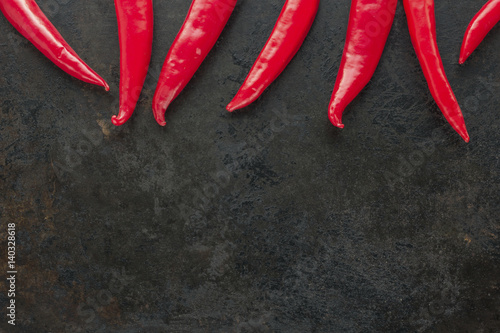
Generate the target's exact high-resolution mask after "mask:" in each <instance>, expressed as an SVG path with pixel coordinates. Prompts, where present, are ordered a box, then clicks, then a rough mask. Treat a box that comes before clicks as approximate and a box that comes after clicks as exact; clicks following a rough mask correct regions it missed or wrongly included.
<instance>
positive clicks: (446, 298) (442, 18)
mask: <svg viewBox="0 0 500 333" xmlns="http://www.w3.org/2000/svg"><path fill="white" fill-rule="evenodd" d="M483 2H484V0H473V1H467V2H457V1H451V0H442V1H437V4H436V16H437V28H438V43H439V47H440V50H441V53H442V57H443V62H444V66H445V69H446V71H447V74H448V77H449V79H450V82H451V85H452V87H453V88H454V91H455V93H456V95H457V98H458V100H459V102H460V103H461V105H462V108H463V111H464V115H465V119H466V123H467V126H468V129H469V133H470V135H471V142H470V143H469V144H465V143H463V142H462V141H461V140H460V138H459V136H458V135H457V134H456V133H454V132H453V130H452V129H451V128H450V126H448V124H447V123H446V121H445V120H444V118H443V116H442V115H441V113H440V112H439V110H438V109H437V107H436V105H435V103H434V102H433V100H432V97H431V96H430V94H429V92H428V89H427V86H426V82H425V79H424V77H423V74H422V72H421V70H420V68H419V64H418V61H417V58H416V56H415V54H414V51H413V48H412V45H411V42H410V38H409V35H408V29H407V25H406V18H405V15H404V11H403V8H402V5H401V3H400V4H399V8H398V11H397V14H396V19H395V22H394V27H393V29H392V31H391V34H390V37H389V40H388V42H387V46H386V50H385V52H384V55H383V57H382V60H381V63H380V65H379V68H378V69H377V71H376V73H375V75H374V78H373V80H372V81H371V83H370V84H369V85H368V87H367V88H366V89H365V90H364V91H363V92H362V93H361V95H360V96H359V97H358V98H357V99H356V100H355V101H354V102H353V103H352V105H351V106H350V107H349V108H348V109H347V111H346V114H345V117H344V123H345V125H346V128H345V129H343V130H338V129H336V128H333V127H332V126H331V125H330V123H329V121H328V118H327V113H326V112H327V105H328V101H329V98H330V94H331V90H332V89H333V84H334V81H335V76H336V72H337V70H338V66H339V64H340V58H341V55H342V48H343V43H344V38H345V32H346V26H347V17H348V12H349V1H347V0H343V1H324V2H323V3H322V4H321V5H320V11H319V13H318V17H317V20H316V22H315V24H314V25H313V28H312V30H311V34H310V35H309V37H308V38H307V39H306V41H305V43H304V46H303V48H302V49H301V51H300V52H299V53H298V55H297V56H296V58H295V59H294V60H293V61H292V63H291V64H290V65H289V67H288V68H287V70H286V71H285V72H284V73H283V74H282V75H281V76H280V78H279V79H278V80H277V81H276V82H275V83H273V85H272V86H271V87H270V88H269V89H268V90H267V91H266V92H265V93H264V94H263V96H262V97H261V98H260V99H259V100H258V101H257V102H256V103H255V104H254V105H253V106H251V107H249V108H247V109H246V110H244V111H242V112H238V113H235V114H229V113H228V112H226V111H225V110H224V106H225V105H226V104H227V103H228V102H229V101H230V99H231V98H232V96H233V94H234V93H236V91H237V89H238V87H239V85H240V84H241V82H242V81H243V79H244V77H245V75H246V73H247V72H248V70H249V69H250V67H251V65H252V63H253V61H254V59H255V58H256V56H257V55H258V53H259V51H260V49H261V47H262V45H263V43H264V42H265V40H266V39H267V36H268V35H269V32H270V30H271V29H272V26H273V24H274V21H275V19H276V17H277V15H278V14H279V11H280V8H281V6H282V4H283V1H281V0H280V1H277V0H272V1H268V2H264V1H262V2H259V1H240V3H239V4H238V5H237V7H236V10H235V12H234V15H233V16H232V18H231V19H230V21H229V23H228V26H227V27H226V29H225V31H224V32H223V34H222V36H221V38H220V40H219V42H218V44H217V45H216V47H215V49H214V50H213V51H212V52H211V53H210V55H209V56H208V58H207V59H206V61H205V63H204V64H203V65H202V67H201V68H200V70H199V71H198V73H197V74H196V76H195V78H194V79H193V80H192V81H191V82H190V83H189V85H188V86H187V87H186V89H185V91H184V92H183V93H182V94H181V95H180V97H179V98H178V99H177V100H176V101H175V102H174V103H173V104H172V106H171V107H170V109H169V110H168V111H167V126H166V127H165V128H160V127H159V126H158V125H157V124H156V123H155V121H154V118H153V116H152V112H151V102H152V95H153V92H154V87H155V84H156V80H157V77H158V75H159V70H160V67H161V64H162V62H163V58H164V56H165V54H166V53H167V50H168V47H169V46H170V44H171V42H172V41H173V39H174V37H175V34H176V32H177V31H178V29H179V27H180V25H181V24H182V21H183V19H184V16H185V14H186V12H187V9H188V7H189V2H188V1H181V0H172V1H156V2H155V11H156V12H155V19H156V22H155V40H154V43H155V44H154V49H153V59H152V67H151V71H150V75H149V76H148V79H147V82H146V87H145V89H144V91H143V94H142V97H141V100H140V103H139V105H138V108H137V109H136V112H135V114H134V116H133V117H132V119H131V120H130V121H129V123H127V124H126V125H124V126H122V127H120V128H115V127H113V125H112V124H111V122H110V117H111V115H112V114H115V113H116V112H117V103H118V82H119V48H118V38H117V28H116V23H115V22H116V17H115V14H114V8H113V2H112V1H71V0H70V1H60V0H50V1H39V3H40V4H41V5H42V7H43V8H44V10H45V11H46V12H47V13H48V16H49V17H50V19H51V20H52V21H53V23H54V24H55V25H56V27H57V28H58V29H59V30H60V32H61V34H62V35H63V36H64V37H65V38H66V39H67V41H68V42H69V43H70V44H71V45H72V47H73V48H74V49H75V50H76V51H77V52H78V53H79V55H80V56H81V57H82V58H83V59H84V60H85V61H86V62H87V63H88V64H89V65H90V66H91V67H93V69H95V70H96V71H97V72H98V73H99V74H101V75H102V76H103V77H104V78H105V79H106V80H107V81H108V83H110V85H111V91H110V92H109V93H106V92H105V91H103V90H102V89H99V88H97V87H92V86H90V85H88V84H84V83H81V82H79V81H77V80H75V79H73V78H71V77H69V76H68V75H66V74H65V73H63V72H62V71H61V70H59V69H58V68H56V67H55V66H54V65H53V64H52V63H50V62H49V61H48V60H47V59H45V58H44V57H43V55H42V54H40V53H39V52H38V51H37V50H36V49H34V48H33V47H32V46H31V45H30V44H29V43H28V42H26V41H25V40H23V39H22V38H21V37H20V36H19V35H18V34H17V33H16V32H15V30H14V29H13V28H12V27H11V26H10V25H9V24H8V22H7V21H6V20H5V19H4V18H3V17H1V18H0V26H1V29H2V34H0V53H1V62H0V114H1V118H0V170H1V177H0V184H1V186H2V187H1V188H2V191H1V201H0V208H1V215H0V219H1V226H2V230H1V231H0V232H1V235H2V237H1V242H0V246H1V248H0V254H1V255H2V261H1V262H2V263H3V262H4V258H5V256H6V255H5V253H6V248H7V243H6V225H7V223H9V222H15V223H16V230H17V270H18V275H17V288H18V291H17V294H16V302H17V321H16V323H17V325H16V326H15V327H12V326H10V325H8V324H7V319H6V318H7V317H6V316H5V311H6V309H5V307H4V304H7V303H6V302H7V301H8V298H7V294H6V292H5V290H6V289H7V283H6V281H5V280H4V279H2V281H0V304H2V310H1V311H0V313H1V314H2V320H1V323H0V331H1V332H103V333H104V332H134V333H135V332H500V318H499V313H500V290H499V287H500V285H499V276H500V267H499V259H500V241H499V239H498V237H499V232H500V222H499V216H500V208H499V207H500V200H499V192H500V177H499V157H498V156H499V154H498V147H499V143H500V136H499V133H500V131H499V125H500V120H499V117H498V110H499V106H500V97H499V96H500V62H499V56H498V54H499V50H500V31H499V29H498V28H495V29H494V30H493V31H492V33H491V34H490V35H489V36H488V37H487V38H486V40H485V42H484V43H483V44H482V45H481V46H480V48H479V49H478V50H477V51H476V53H474V54H473V55H472V57H471V58H470V60H469V61H468V62H467V63H466V65H465V66H458V65H457V63H458V53H459V47H460V43H461V39H462V36H463V32H464V31H465V28H466V26H467V24H468V22H469V21H470V19H471V18H472V16H473V13H475V12H476V11H477V10H479V8H480V7H481V6H482V5H483ZM2 271H6V269H4V266H2Z"/></svg>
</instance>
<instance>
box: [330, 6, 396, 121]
mask: <svg viewBox="0 0 500 333" xmlns="http://www.w3.org/2000/svg"><path fill="white" fill-rule="evenodd" d="M397 3H398V2H397V0H352V2H351V10H350V14H349V25H348V27H347V37H346V41H345V47H344V53H343V55H342V61H341V64H340V68H339V74H338V76H337V80H336V82H335V88H334V89H333V93H332V98H331V100H330V105H329V109H328V116H329V118H330V121H331V122H332V124H333V125H335V126H337V127H339V128H343V127H344V124H342V114H343V113H344V110H345V108H346V107H347V105H349V103H351V102H352V100H353V99H354V98H355V97H356V96H357V95H358V94H359V93H360V92H361V90H363V88H364V87H365V86H366V85H367V84H368V82H369V81H370V80H371V78H372V76H373V73H374V72H375V69H376V68H377V65H378V63H379V61H380V58H381V56H382V52H383V50H384V46H385V43H386V41H387V37H388V36H389V32H390V30H391V26H392V23H393V21H394V16H395V14H396V6H397Z"/></svg>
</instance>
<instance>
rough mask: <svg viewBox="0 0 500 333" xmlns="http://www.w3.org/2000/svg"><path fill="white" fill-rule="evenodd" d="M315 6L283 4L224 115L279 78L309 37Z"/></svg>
mask: <svg viewBox="0 0 500 333" xmlns="http://www.w3.org/2000/svg"><path fill="white" fill-rule="evenodd" d="M318 6H319V0H287V1H286V2H285V4H284V6H283V9H282V10H281V13H280V15H279V17H278V21H277V22H276V25H275V26H274V29H273V31H272V33H271V36H270V37H269V39H268V40H267V42H266V45H265V46H264V48H263V50H262V51H261V53H260V55H259V57H258V58H257V60H256V61H255V63H254V65H253V67H252V69H251V70H250V72H249V73H248V75H247V77H246V79H245V81H244V82H243V85H242V86H241V88H240V89H239V90H238V93H237V94H236V96H235V97H234V98H233V100H232V101H231V102H230V103H229V104H228V105H227V107H226V109H227V110H228V111H230V112H231V111H234V110H237V109H241V108H243V107H245V106H247V105H249V104H251V103H252V102H253V101H255V100H256V99H257V98H258V97H259V96H260V95H261V94H262V92H263V91H264V90H265V89H266V88H267V87H268V86H269V85H270V84H271V83H272V82H273V81H274V80H275V79H276V78H277V77H278V76H279V75H280V74H281V72H282V71H283V70H284V69H285V68H286V66H287V65H288V63H289V62H290V61H291V60H292V58H293V57H294V56H295V54H296V53H297V52H298V51H299V49H300V46H301V45H302V43H303V42H304V39H305V38H306V36H307V34H308V33H309V30H310V29H311V26H312V23H313V21H314V18H315V17H316V13H317V12H318Z"/></svg>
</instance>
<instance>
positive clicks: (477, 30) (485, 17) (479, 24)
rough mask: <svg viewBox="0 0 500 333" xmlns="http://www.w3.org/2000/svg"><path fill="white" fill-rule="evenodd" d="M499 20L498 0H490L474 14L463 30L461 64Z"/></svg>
mask: <svg viewBox="0 0 500 333" xmlns="http://www.w3.org/2000/svg"><path fill="white" fill-rule="evenodd" d="M498 21H500V0H490V1H488V2H487V3H486V5H484V6H483V8H481V10H480V11H479V12H478V13H477V14H476V16H474V18H473V19H472V21H471V22H470V23H469V26H468V27H467V31H466V32H465V36H464V41H463V43H462V49H461V50H460V60H459V61H458V62H459V63H460V64H463V63H464V62H465V61H466V60H467V58H469V56H470V55H471V54H472V52H474V50H475V49H476V48H477V47H478V46H479V44H481V42H482V41H483V39H484V37H486V35H487V34H488V32H489V31H490V30H491V29H492V28H493V27H494V26H495V25H496V24H497V23H498Z"/></svg>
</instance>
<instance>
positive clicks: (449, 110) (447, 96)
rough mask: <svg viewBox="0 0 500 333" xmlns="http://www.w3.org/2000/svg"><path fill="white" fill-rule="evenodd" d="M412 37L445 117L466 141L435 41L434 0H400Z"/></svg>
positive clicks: (453, 95) (456, 103) (466, 137)
mask: <svg viewBox="0 0 500 333" xmlns="http://www.w3.org/2000/svg"><path fill="white" fill-rule="evenodd" d="M403 4H404V8H405V12H406V18H407V20H408V28H409V30H410V36H411V41H412V44H413V47H414V48H415V52H416V53H417V57H418V60H419V62H420V66H421V67H422V71H423V72H424V75H425V78H426V80H427V84H428V85H429V89H430V92H431V94H432V96H433V97H434V100H435V101H436V103H437V105H438V106H439V109H440V110H441V112H442V113H443V114H444V116H445V118H446V120H448V122H449V123H450V125H451V126H452V127H453V129H455V131H457V132H458V134H460V136H461V137H462V138H463V139H464V140H465V142H469V134H468V133H467V129H466V128H465V122H464V117H463V115H462V111H461V110H460V106H459V105H458V102H457V99H456V97H455V94H454V93H453V91H452V89H451V86H450V83H449V82H448V79H447V78H446V74H445V72H444V68H443V62H442V60H441V56H440V55H439V50H438V46H437V41H436V20H435V16H434V15H435V14H434V0H403Z"/></svg>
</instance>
